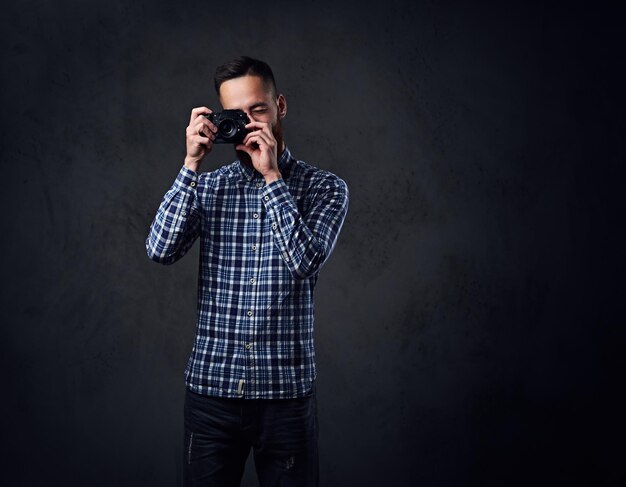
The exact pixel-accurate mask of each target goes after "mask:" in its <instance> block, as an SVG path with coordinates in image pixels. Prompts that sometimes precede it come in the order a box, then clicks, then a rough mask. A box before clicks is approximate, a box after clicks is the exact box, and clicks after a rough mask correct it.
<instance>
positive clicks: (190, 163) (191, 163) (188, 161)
mask: <svg viewBox="0 0 626 487" xmlns="http://www.w3.org/2000/svg"><path fill="white" fill-rule="evenodd" d="M183 165H184V166H185V167H186V168H187V169H190V170H191V171H193V172H198V168H199V167H200V160H199V159H193V158H191V157H185V161H184V162H183Z"/></svg>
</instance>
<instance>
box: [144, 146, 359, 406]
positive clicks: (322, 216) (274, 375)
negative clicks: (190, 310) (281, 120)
mask: <svg viewBox="0 0 626 487" xmlns="http://www.w3.org/2000/svg"><path fill="white" fill-rule="evenodd" d="M278 168H279V170H280V172H281V174H282V176H283V179H279V180H277V181H274V182H272V183H271V184H265V180H264V179H263V177H262V176H261V175H260V174H259V173H258V172H256V171H255V170H254V169H252V168H250V167H248V166H246V165H244V164H241V163H240V162H239V161H235V162H233V163H232V164H229V165H226V166H223V167H221V168H219V169H217V170H215V171H213V172H208V173H201V174H197V173H195V172H193V171H191V170H189V169H187V168H185V167H184V166H183V167H182V168H181V170H180V172H179V173H178V177H177V178H176V180H175V181H174V185H173V186H172V187H171V189H170V190H169V191H168V192H167V193H166V194H165V197H164V198H163V201H162V202H161V205H160V207H159V209H158V211H157V214H156V217H155V219H154V222H153V223H152V226H151V227H150V234H149V236H148V239H147V240H146V249H147V251H148V255H149V256H150V258H151V259H153V260H154V261H156V262H160V263H162V264H172V263H174V262H176V261H177V260H178V259H180V258H181V257H182V256H183V255H185V253H186V252H187V251H188V250H189V248H190V247H191V246H192V244H193V243H194V241H195V240H196V239H197V238H198V237H200V245H201V249H200V268H199V273H198V323H197V332H196V339H195V342H194V346H193V350H192V352H191V357H190V358H189V362H188V364H187V367H186V369H185V380H186V383H187V387H189V388H190V389H191V390H192V391H194V392H197V393H199V394H207V395H212V396H220V397H244V398H255V399H257V398H258V399H280V398H293V397H299V396H303V395H306V394H307V393H308V392H309V391H310V390H311V385H312V382H313V380H314V379H315V350H314V346H313V316H314V306H313V291H314V288H315V283H316V281H317V276H318V272H319V270H320V268H321V266H322V265H323V264H324V262H326V260H327V259H328V257H329V256H330V254H331V252H332V250H333V247H334V246H335V242H336V241H337V236H338V235H339V231H340V229H341V226H342V224H343V220H344V218H345V216H346V212H347V209H348V188H347V186H346V183H345V182H344V181H342V180H341V179H340V178H338V177H337V176H335V175H334V174H332V173H330V172H327V171H323V170H321V169H318V168H315V167H313V166H311V165H309V164H306V163H305V162H302V161H297V160H296V159H294V158H293V157H292V156H291V153H290V152H289V150H288V149H285V150H284V151H283V153H282V154H281V156H280V158H279V161H278Z"/></svg>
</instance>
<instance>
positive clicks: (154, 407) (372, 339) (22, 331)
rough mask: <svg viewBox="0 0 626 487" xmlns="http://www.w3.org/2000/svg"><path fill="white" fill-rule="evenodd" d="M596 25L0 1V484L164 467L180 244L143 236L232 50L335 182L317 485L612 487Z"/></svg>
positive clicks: (612, 291)
mask: <svg viewBox="0 0 626 487" xmlns="http://www.w3.org/2000/svg"><path fill="white" fill-rule="evenodd" d="M494 3H495V2H494ZM623 22H624V10H623V8H622V10H621V11H617V10H616V11H608V10H602V9H600V8H599V7H596V10H594V11H593V12H590V11H589V10H588V9H583V8H576V7H572V6H571V5H568V7H567V8H556V7H553V8H549V7H542V8H534V7H529V6H528V5H526V4H525V3H520V4H518V5H515V4H510V3H509V2H501V4H500V5H499V6H490V7H488V6H487V5H478V4H476V3H475V2H471V4H470V2H466V3H465V4H460V5H452V4H448V5H445V6H444V5H441V4H439V5H435V3H434V2H408V1H393V0H390V1H386V2H380V3H378V4H372V5H369V4H367V5H366V4H356V3H353V4H351V5H350V4H348V3H341V4H339V2H335V4H333V3H330V2H328V3H324V2H312V1H305V2H277V3H271V4H269V3H264V2H247V1H245V2H242V1H238V2H232V3H231V4H230V5H228V6H224V5H223V4H222V5H220V4H218V3H213V2H195V1H189V2H186V3H185V4H181V5H174V3H173V2H166V1H159V2H147V1H134V2H130V1H129V2H125V3H123V2H79V1H76V2H70V1H59V2H44V1H22V2H19V3H14V4H11V5H10V6H6V7H3V13H2V18H1V19H0V25H1V40H2V43H1V47H0V49H1V52H2V72H1V74H0V79H1V82H2V92H1V95H0V96H1V101H2V127H1V128H2V130H1V132H0V151H1V152H0V154H1V176H2V182H3V185H2V186H3V188H2V192H1V195H0V198H1V200H0V201H1V203H2V223H3V225H2V237H1V238H0V241H1V252H2V253H1V256H2V268H3V280H2V282H3V284H2V291H1V296H0V297H1V302H0V313H2V315H1V316H2V318H1V321H2V325H1V328H0V333H1V335H0V339H1V340H2V349H3V352H2V354H1V358H0V365H1V370H2V373H1V377H2V381H3V382H2V391H3V393H2V401H1V403H2V406H1V410H0V412H2V429H3V441H2V452H0V453H1V456H2V460H1V461H2V463H3V464H4V465H3V468H2V472H1V473H0V479H2V480H0V482H1V483H2V484H3V485H16V486H21V485H24V486H30V485H66V486H72V485H89V486H101V485H102V486H105V485H106V486H111V485H116V486H144V485H145V486H148V485H150V486H172V485H180V475H181V474H180V464H179V458H180V457H181V440H182V398H183V391H184V385H183V369H184V366H185V363H186V360H187V356H188V353H189V351H190V348H191V341H192V338H193V333H194V324H195V323H194V320H195V297H196V290H195V279H196V272H197V258H198V252H197V247H196V248H195V250H194V251H192V252H191V253H190V254H189V255H187V256H186V257H185V258H184V259H183V260H182V261H180V262H179V263H177V264H176V265H174V266H171V267H162V266H158V265H156V264H154V263H152V262H150V261H149V260H148V258H147V257H146V255H145V249H144V240H145V238H146V235H147V231H148V227H149V224H150V222H151V220H152V218H153V216H154V213H155V211H156V209H157V207H158V204H159V202H160V199H161V197H162V196H163V194H164V192H165V191H166V190H167V189H168V188H169V186H170V184H171V183H172V181H173V179H174V177H175V176H176V173H177V171H178V168H179V167H180V164H181V163H182V158H183V156H184V129H185V126H186V124H187V121H188V117H189V111H190V109H191V108H192V107H194V106H198V105H201V104H208V105H209V106H213V107H215V106H216V105H217V103H216V97H215V95H214V93H213V88H212V74H213V71H214V69H215V67H216V65H217V64H220V63H222V62H224V61H226V60H228V59H229V58H231V57H232V56H234V55H238V54H248V55H251V56H254V57H259V58H262V59H265V60H267V61H268V62H269V63H270V64H271V65H272V66H273V68H274V72H275V75H276V77H277V82H278V85H279V89H280V90H281V91H283V93H284V94H285V95H286V97H287V100H288V102H289V113H288V118H287V119H286V121H285V123H286V126H285V131H286V132H285V135H286V140H287V143H288V144H289V146H290V148H291V149H292V152H293V153H294V155H295V156H296V157H299V158H301V159H304V160H306V161H307V162H310V163H313V164H315V165H318V166H320V167H322V168H325V169H329V170H331V171H333V172H335V173H336V174H338V175H339V176H341V177H342V178H343V179H345V180H346V181H347V182H348V184H349V187H350V190H351V206H350V212H349V215H348V218H347V221H346V224H345V226H344V230H343V233H342V235H341V237H340V241H339V243H338V245H337V248H336V250H335V253H334V255H333V257H332V258H331V260H330V261H329V262H328V264H327V265H326V267H325V268H324V269H323V271H322V274H321V278H320V281H319V285H318V290H317V296H316V298H317V315H316V340H317V352H318V370H319V381H318V401H319V408H320V423H321V440H320V455H321V476H322V477H321V479H322V485H323V486H343V485H347V486H357V485H364V486H369V485H372V486H377V485H390V486H409V485H424V486H445V485H480V486H484V485H566V484H567V485H573V484H577V483H578V482H580V483H581V484H584V485H598V486H600V485H611V486H613V485H615V486H617V485H626V469H625V468H624V464H623V458H624V454H625V453H626V451H625V448H624V443H623V435H624V433H625V430H626V428H625V427H624V420H623V419H620V416H619V415H618V414H617V413H618V412H620V411H621V409H622V408H623V407H624V406H625V404H624V402H622V401H621V399H620V397H619V390H620V384H621V386H622V387H623V372H624V357H623V352H621V349H623V345H624V344H625V343H626V340H625V338H626V337H625V333H624V331H623V325H624V321H623V317H622V316H623V309H622V308H620V306H621V305H620V304H619V301H618V300H619V298H621V297H622V290H623V285H622V284H621V283H622V281H623V277H622V276H623V274H622V271H623V270H624V265H623V263H624V259H623V256H622V252H623V248H622V245H623V243H622V241H621V232H622V227H623V217H622V216H621V215H622V213H621V209H622V208H623V203H622V202H621V199H620V198H619V197H618V194H619V191H620V185H619V178H618V174H619V172H618V168H619V166H620V165H621V163H623V162H624V161H625V158H624V142H623V140H624V136H623V135H624V128H625V126H624V119H623V115H621V113H622V112H621V109H620V108H619V106H620V103H621V102H623V100H624V96H623V94H622V91H621V90H622V89H623V87H622V85H621V81H622V80H621V73H620V72H619V69H620V66H623V65H624V54H623V45H624V39H623V35H622V34H621V33H620V30H623V28H622V25H623ZM620 46H622V48H620ZM212 156H214V157H212V158H211V161H210V162H209V161H205V165H209V164H214V165H217V164H218V161H219V162H228V160H229V158H230V157H231V151H230V149H228V150H227V149H226V148H223V147H220V148H216V150H215V151H214V153H213V154H212ZM207 163H208V164H207ZM619 438H621V441H618V440H619ZM41 478H43V479H45V481H41V480H39V479H41ZM244 484H245V485H255V481H254V478H253V476H252V475H250V472H249V471H248V472H247V474H246V478H245V482H244Z"/></svg>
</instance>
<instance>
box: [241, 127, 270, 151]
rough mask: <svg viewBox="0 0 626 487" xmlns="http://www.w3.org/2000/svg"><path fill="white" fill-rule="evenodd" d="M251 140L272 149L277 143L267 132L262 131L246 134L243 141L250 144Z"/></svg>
mask: <svg viewBox="0 0 626 487" xmlns="http://www.w3.org/2000/svg"><path fill="white" fill-rule="evenodd" d="M250 142H254V143H256V144H257V145H258V146H259V147H260V146H261V145H263V146H264V148H265V147H267V148H270V149H271V148H272V147H274V145H275V143H274V141H273V139H270V138H269V137H268V136H267V134H266V133H265V132H260V131H259V132H253V133H251V134H248V135H246V137H245V138H244V139H243V143H244V144H245V145H248V144H249V143H250Z"/></svg>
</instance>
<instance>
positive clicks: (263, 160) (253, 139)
mask: <svg viewBox="0 0 626 487" xmlns="http://www.w3.org/2000/svg"><path fill="white" fill-rule="evenodd" d="M246 128H247V129H248V130H251V132H250V133H248V134H247V135H246V137H245V138H244V139H243V143H241V144H239V145H237V147H235V149H237V150H242V151H244V152H247V153H248V155H249V156H250V159H251V160H252V165H253V166H254V168H255V169H256V170H257V171H258V172H259V173H261V175H262V176H263V177H264V178H265V182H266V183H267V184H269V183H271V182H273V181H276V180H277V179H280V178H281V177H282V176H281V174H280V171H279V170H278V156H277V152H278V143H277V142H276V139H275V138H274V134H273V133H272V128H271V125H270V124H269V123H267V122H256V121H253V122H250V123H249V124H247V125H246Z"/></svg>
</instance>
